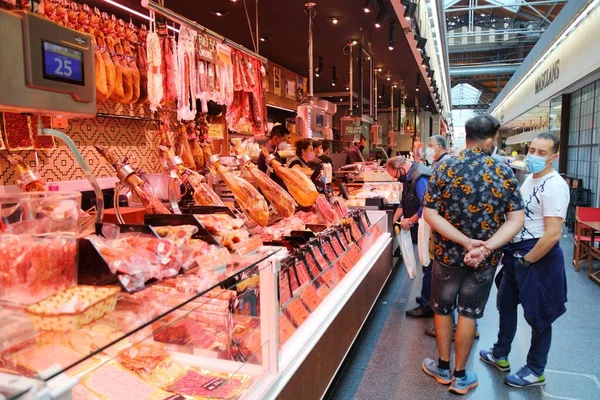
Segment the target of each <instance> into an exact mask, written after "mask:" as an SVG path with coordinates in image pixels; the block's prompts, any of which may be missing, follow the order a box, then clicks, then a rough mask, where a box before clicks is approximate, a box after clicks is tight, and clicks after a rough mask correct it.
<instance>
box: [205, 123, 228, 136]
mask: <svg viewBox="0 0 600 400" xmlns="http://www.w3.org/2000/svg"><path fill="white" fill-rule="evenodd" d="M208 138H209V139H224V138H225V125H223V124H208Z"/></svg>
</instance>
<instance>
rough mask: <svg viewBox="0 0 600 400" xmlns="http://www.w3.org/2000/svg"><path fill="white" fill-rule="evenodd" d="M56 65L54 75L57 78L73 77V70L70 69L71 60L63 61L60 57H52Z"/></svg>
mask: <svg viewBox="0 0 600 400" xmlns="http://www.w3.org/2000/svg"><path fill="white" fill-rule="evenodd" d="M54 62H55V63H56V69H55V70H54V73H55V74H56V75H58V76H66V77H70V76H72V75H73V69H72V68H71V60H64V59H62V58H60V57H54Z"/></svg>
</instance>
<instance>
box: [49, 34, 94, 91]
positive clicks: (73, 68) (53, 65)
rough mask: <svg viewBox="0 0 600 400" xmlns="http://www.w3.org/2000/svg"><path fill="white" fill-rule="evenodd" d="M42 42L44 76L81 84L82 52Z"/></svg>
mask: <svg viewBox="0 0 600 400" xmlns="http://www.w3.org/2000/svg"><path fill="white" fill-rule="evenodd" d="M42 43H43V52H44V59H43V62H44V78H46V79H50V80H54V81H59V82H66V83H74V84H76V85H83V84H84V82H83V53H82V52H81V51H79V50H76V49H73V48H70V47H67V46H62V45H58V44H54V43H50V42H46V41H42Z"/></svg>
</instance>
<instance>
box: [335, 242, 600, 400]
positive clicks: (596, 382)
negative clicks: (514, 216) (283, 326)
mask: <svg viewBox="0 0 600 400" xmlns="http://www.w3.org/2000/svg"><path fill="white" fill-rule="evenodd" d="M572 243H573V242H572V237H570V236H569V237H565V238H564V239H563V240H562V248H563V250H564V251H565V259H566V260H567V266H566V270H567V279H568V290H569V292H568V298H569V302H568V303H567V313H566V314H565V315H563V316H562V317H561V318H560V319H559V320H557V321H556V322H555V324H554V325H553V327H554V332H553V334H554V336H553V341H552V348H551V350H550V357H549V362H548V366H547V370H546V381H547V385H546V386H545V387H544V388H540V387H537V388H529V389H513V388H510V387H508V386H506V385H505V384H504V383H503V377H504V375H505V374H504V373H501V372H499V371H497V370H496V369H494V368H493V367H490V366H488V365H486V364H483V363H482V362H481V361H479V359H478V351H479V350H480V349H485V348H489V347H491V346H492V344H493V343H494V341H495V339H496V334H497V329H498V313H497V311H496V308H495V297H496V289H495V287H494V289H493V291H492V294H491V295H490V300H489V302H488V305H487V308H486V314H485V316H484V317H483V318H482V319H481V320H480V327H479V330H480V332H481V339H479V340H478V341H476V342H475V344H474V346H473V351H472V353H471V358H470V360H469V363H468V365H467V369H469V370H474V371H475V372H476V373H477V375H478V376H479V387H478V388H476V389H475V390H472V391H471V392H470V393H469V394H468V395H467V396H464V397H463V398H468V399H486V400H491V399H510V400H517V399H518V400H521V399H546V398H548V399H565V400H575V399H577V400H593V399H599V400H600V351H599V349H600V313H599V311H600V306H599V304H600V287H599V286H597V285H596V284H595V283H593V282H592V281H591V280H589V278H588V277H587V272H585V271H583V270H581V271H580V272H579V273H577V272H575V271H574V269H573V267H572V264H571V262H570V261H571V254H572V248H573V244H572ZM586 270H587V264H586ZM420 288H421V282H420V277H417V279H415V280H414V281H411V280H410V279H409V278H408V277H407V275H406V270H405V269H404V268H399V269H397V271H396V273H395V274H394V276H392V278H391V281H390V282H389V283H388V286H387V288H386V289H385V291H384V292H383V293H382V296H381V297H380V298H379V300H378V304H377V306H376V307H375V308H374V310H373V313H372V315H371V317H370V318H369V320H368V322H367V324H366V325H365V328H364V330H363V332H362V333H361V335H360V337H359V339H358V340H357V342H356V344H355V346H354V347H353V350H352V353H351V354H350V356H349V358H348V360H347V362H346V363H345V365H344V368H343V370H342V371H341V372H340V374H339V376H338V378H337V379H336V381H335V384H334V386H333V387H332V388H331V390H330V393H329V395H328V398H330V399H368V400H376V399H385V400H390V399H411V400H417V399H449V398H458V397H460V396H456V395H453V394H450V393H449V392H448V391H447V387H446V386H441V385H439V384H437V383H436V382H435V381H434V380H433V379H432V378H430V377H428V376H426V375H425V374H424V373H423V372H422V371H421V363H422V361H423V358H424V357H431V358H437V354H436V346H435V341H434V339H432V338H429V337H427V336H425V335H423V334H422V332H423V328H424V327H426V326H427V325H428V324H430V323H431V321H432V320H411V319H407V318H406V317H405V315H404V312H405V311H406V310H407V309H410V308H412V307H414V306H415V297H416V296H418V294H419V292H420ZM519 313H520V322H519V328H518V331H517V337H516V338H515V341H514V343H513V350H512V352H511V356H510V361H511V365H512V366H513V370H514V371H516V370H517V369H518V368H520V366H522V365H523V364H524V363H525V358H526V354H527V350H528V348H529V340H530V328H529V326H528V325H527V323H526V322H525V320H524V319H523V315H522V310H520V311H519Z"/></svg>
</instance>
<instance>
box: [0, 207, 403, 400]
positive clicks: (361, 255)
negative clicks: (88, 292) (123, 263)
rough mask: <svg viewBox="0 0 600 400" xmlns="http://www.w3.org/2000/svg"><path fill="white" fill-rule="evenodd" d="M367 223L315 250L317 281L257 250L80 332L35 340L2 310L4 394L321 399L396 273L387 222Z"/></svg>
mask: <svg viewBox="0 0 600 400" xmlns="http://www.w3.org/2000/svg"><path fill="white" fill-rule="evenodd" d="M367 216H368V220H369V222H368V227H367V228H366V229H363V228H361V231H360V232H359V231H358V230H357V229H354V228H353V230H348V232H347V233H346V237H345V238H341V237H339V236H338V239H337V240H338V241H337V242H336V243H335V244H334V243H333V239H331V240H330V241H329V244H328V246H329V245H330V246H331V247H328V248H327V249H326V248H325V247H324V246H323V247H322V248H319V249H315V250H314V251H313V250H311V251H310V254H311V256H314V255H316V254H317V252H318V251H320V252H321V253H320V255H318V256H314V258H313V259H312V260H313V261H314V262H316V263H317V265H316V268H317V269H318V271H317V269H315V265H313V264H314V263H313V262H311V263H310V265H309V262H308V259H306V260H303V261H304V262H306V264H305V265H306V266H305V267H304V268H305V271H308V275H307V274H306V273H305V272H301V270H300V269H301V268H302V267H299V266H298V265H297V261H298V260H296V264H295V263H294V262H293V261H291V260H294V258H293V257H292V255H290V254H289V253H288V252H287V251H286V250H285V249H283V248H280V247H267V246H265V247H261V248H260V249H259V250H258V251H257V252H255V253H254V254H253V255H250V256H247V257H246V258H245V260H244V261H243V262H238V263H236V264H234V265H230V266H229V267H228V268H227V269H225V270H223V271H221V274H220V275H219V280H218V281H214V280H212V281H211V280H206V283H205V284H204V285H202V284H201V285H200V286H196V287H195V290H193V291H190V290H189V289H188V290H186V289H185V288H183V289H182V288H181V287H179V286H178V282H177V280H178V279H181V277H179V278H171V279H169V280H167V281H163V282H161V283H158V284H155V285H153V286H150V287H149V288H146V289H144V290H142V291H140V292H137V293H135V294H126V293H120V294H119V296H118V301H117V305H116V308H115V310H114V311H112V312H109V313H108V314H106V315H105V316H104V317H102V318H100V319H98V320H96V321H94V322H92V323H90V324H88V325H84V326H82V327H81V328H79V329H78V330H76V331H71V332H69V331H65V332H63V331H41V330H40V331H36V330H35V329H34V328H33V326H32V323H31V320H30V319H29V318H28V316H27V315H26V314H25V313H24V312H23V310H22V309H21V308H19V307H15V306H11V305H10V304H2V309H0V315H1V318H0V325H1V326H0V332H1V333H0V393H2V394H3V395H4V393H6V394H5V397H7V398H19V393H20V392H23V391H24V390H28V389H29V393H28V395H29V396H30V397H29V398H40V399H41V398H48V399H52V398H56V399H63V398H64V399H67V398H69V397H68V396H69V395H70V394H71V393H72V395H73V398H74V399H92V398H103V399H112V400H118V399H121V398H122V399H131V398H136V399H166V398H173V399H175V398H179V399H181V398H200V397H201V398H207V397H208V398H243V399H270V398H281V399H286V398H290V399H291V398H294V399H298V398H320V397H322V395H323V394H324V393H325V392H326V390H327V388H328V386H329V384H330V383H331V381H332V379H333V377H334V376H335V374H336V372H337V370H338V368H339V366H340V365H341V363H342V361H343V359H344V358H345V356H346V354H347V353H348V350H349V349H350V347H351V346H352V344H353V342H354V340H355V338H356V337H357V335H358V333H359V331H360V329H361V327H362V324H363V322H364V321H365V319H366V318H367V316H368V314H369V312H370V310H371V308H372V307H373V305H374V302H375V301H376V299H377V297H378V295H379V293H380V291H381V290H382V288H383V287H384V285H385V282H386V281H387V279H388V277H389V275H390V272H391V270H392V265H391V264H392V263H391V259H392V251H391V238H390V233H389V232H387V215H386V213H385V212H382V211H367ZM338 234H339V235H343V233H342V232H341V231H340V233H338ZM332 248H333V254H334V255H333V256H332V255H331V253H332V250H331V249H332ZM307 254H308V253H307ZM330 258H332V259H330ZM333 258H335V259H333ZM315 271H316V272H315ZM290 274H294V275H295V276H294V279H298V282H299V285H298V286H291V281H290V280H289V279H290V278H289V277H290ZM298 276H302V277H301V278H298ZM282 282H289V283H288V286H286V285H285V284H283V285H282ZM132 396H133V397H132ZM178 396H183V397H178Z"/></svg>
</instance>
